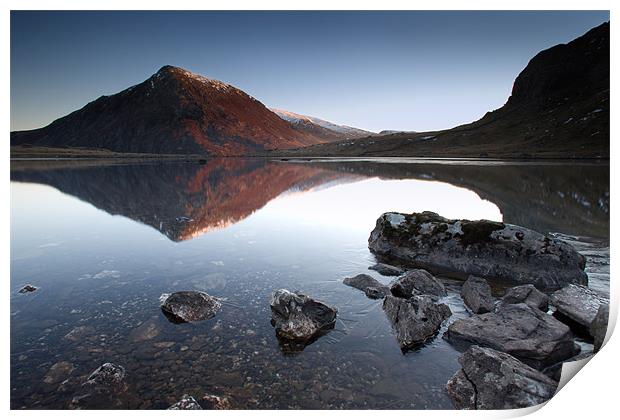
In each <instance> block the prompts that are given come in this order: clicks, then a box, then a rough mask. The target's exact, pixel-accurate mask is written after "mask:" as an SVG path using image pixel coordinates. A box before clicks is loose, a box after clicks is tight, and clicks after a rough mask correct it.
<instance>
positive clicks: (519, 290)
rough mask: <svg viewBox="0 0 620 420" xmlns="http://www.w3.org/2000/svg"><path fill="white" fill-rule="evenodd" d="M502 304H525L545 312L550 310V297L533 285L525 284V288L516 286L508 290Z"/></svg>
mask: <svg viewBox="0 0 620 420" xmlns="http://www.w3.org/2000/svg"><path fill="white" fill-rule="evenodd" d="M502 303H504V304H512V303H525V304H526V305H528V306H531V307H532V308H536V309H540V310H541V311H543V312H547V311H548V310H549V296H547V295H546V294H544V293H543V292H541V291H540V290H538V289H537V288H536V287H534V285H533V284H524V285H523V286H515V287H511V288H510V289H508V290H506V293H505V294H504V296H503V297H502Z"/></svg>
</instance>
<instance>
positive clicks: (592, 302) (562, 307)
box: [551, 284, 606, 331]
mask: <svg viewBox="0 0 620 420" xmlns="http://www.w3.org/2000/svg"><path fill="white" fill-rule="evenodd" d="M602 303H606V302H605V301H604V300H603V299H602V298H600V297H598V295H597V294H596V293H594V292H593V291H592V290H590V289H588V288H587V287H583V286H577V285H574V284H570V285H568V286H566V287H564V288H563V289H560V290H558V291H557V292H555V293H553V294H552V295H551V304H552V305H553V306H555V308H556V311H557V312H559V313H560V314H561V315H564V316H565V317H567V318H569V319H570V320H571V321H573V322H575V323H577V324H579V325H580V326H582V327H584V328H585V329H586V330H587V331H589V330H590V326H591V325H592V322H593V321H594V318H596V314H597V313H598V308H599V307H600V306H601V304H602Z"/></svg>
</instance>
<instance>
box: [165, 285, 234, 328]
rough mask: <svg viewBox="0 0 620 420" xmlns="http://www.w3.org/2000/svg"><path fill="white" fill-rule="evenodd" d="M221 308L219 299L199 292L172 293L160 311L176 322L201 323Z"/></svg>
mask: <svg viewBox="0 0 620 420" xmlns="http://www.w3.org/2000/svg"><path fill="white" fill-rule="evenodd" d="M221 307H222V304H221V303H220V301H219V299H216V298H214V297H211V296H210V295H209V294H207V293H205V292H200V291H195V290H194V291H183V292H174V293H172V294H171V295H169V296H167V297H166V299H165V300H164V303H162V305H161V309H162V311H164V313H165V314H167V315H169V316H170V317H171V318H172V319H173V320H174V321H177V322H194V321H203V320H205V319H209V318H212V317H214V316H215V314H216V313H217V311H218V310H219V309H220V308H221Z"/></svg>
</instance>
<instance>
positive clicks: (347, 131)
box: [270, 108, 375, 139]
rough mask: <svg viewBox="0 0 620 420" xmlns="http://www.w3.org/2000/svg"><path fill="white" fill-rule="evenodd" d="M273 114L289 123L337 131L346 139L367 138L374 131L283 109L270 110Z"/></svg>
mask: <svg viewBox="0 0 620 420" xmlns="http://www.w3.org/2000/svg"><path fill="white" fill-rule="evenodd" d="M270 110H271V111H272V112H274V113H275V114H277V115H278V116H279V117H280V118H282V119H283V120H285V121H288V122H290V123H292V124H295V125H299V124H315V125H318V126H320V127H323V128H326V129H328V130H331V131H335V132H336V133H340V134H342V135H343V137H344V138H351V139H352V138H358V137H366V136H369V135H372V134H375V133H373V132H372V131H366V130H362V129H359V128H355V127H349V126H347V125H339V124H334V123H332V122H329V121H325V120H323V119H321V118H316V117H310V116H308V115H301V114H296V113H294V112H290V111H285V110H283V109H277V108H270Z"/></svg>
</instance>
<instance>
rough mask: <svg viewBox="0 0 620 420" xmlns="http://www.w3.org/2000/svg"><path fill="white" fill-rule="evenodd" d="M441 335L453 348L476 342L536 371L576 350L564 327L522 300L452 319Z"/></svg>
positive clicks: (568, 356)
mask: <svg viewBox="0 0 620 420" xmlns="http://www.w3.org/2000/svg"><path fill="white" fill-rule="evenodd" d="M444 337H445V338H446V339H447V340H448V341H449V342H451V343H453V344H454V345H456V346H457V347H459V346H470V345H479V346H484V347H490V348H493V349H496V350H499V351H503V352H505V353H508V354H511V355H512V356H514V357H516V358H517V359H519V360H521V361H522V362H523V363H525V364H527V365H530V366H532V367H533V368H535V369H539V370H540V369H543V368H545V367H547V366H550V365H552V364H554V363H557V362H560V361H562V360H566V359H568V358H570V357H572V356H574V355H575V354H577V353H579V348H578V346H576V345H575V341H574V339H573V334H572V333H571V331H570V328H568V326H566V325H564V324H563V323H561V322H560V321H558V320H557V319H555V318H554V317H552V316H551V315H548V314H546V313H544V312H542V311H539V310H538V309H534V308H531V307H530V306H528V305H526V304H525V303H518V304H513V305H502V306H500V307H499V308H498V310H497V312H489V313H486V314H482V315H474V316H472V317H470V318H465V319H459V320H456V321H455V322H453V323H452V324H451V325H450V326H449V327H448V330H447V331H446V333H445V335H444Z"/></svg>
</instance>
